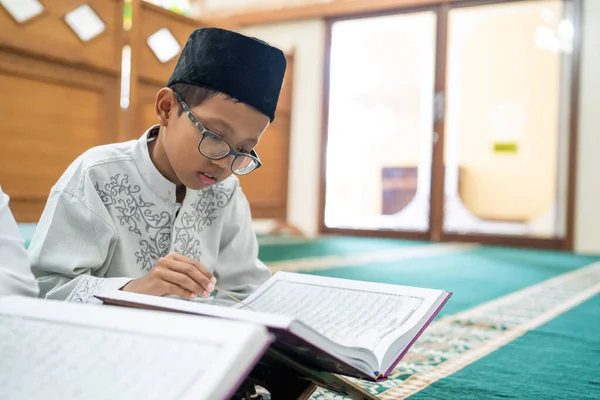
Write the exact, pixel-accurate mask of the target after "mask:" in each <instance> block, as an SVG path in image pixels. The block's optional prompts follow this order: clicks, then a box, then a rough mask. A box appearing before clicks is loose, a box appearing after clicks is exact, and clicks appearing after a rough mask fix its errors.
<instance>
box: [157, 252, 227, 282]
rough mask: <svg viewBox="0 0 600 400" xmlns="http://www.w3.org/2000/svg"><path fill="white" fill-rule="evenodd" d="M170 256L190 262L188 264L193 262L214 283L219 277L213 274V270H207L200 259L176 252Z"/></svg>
mask: <svg viewBox="0 0 600 400" xmlns="http://www.w3.org/2000/svg"><path fill="white" fill-rule="evenodd" d="M169 256H170V258H172V259H173V260H176V261H180V262H184V263H188V264H192V265H194V266H196V268H197V269H198V270H199V271H200V272H201V273H202V275H204V276H206V277H207V278H208V279H210V280H211V281H212V283H213V284H215V283H217V279H216V278H215V276H214V275H213V274H212V272H210V271H209V270H207V269H206V267H204V265H202V264H200V262H199V261H198V260H194V259H193V258H190V257H187V256H184V255H182V254H179V253H175V252H171V253H169Z"/></svg>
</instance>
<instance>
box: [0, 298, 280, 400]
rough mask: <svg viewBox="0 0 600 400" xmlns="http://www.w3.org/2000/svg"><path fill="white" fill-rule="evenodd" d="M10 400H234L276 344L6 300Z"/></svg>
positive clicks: (229, 326)
mask: <svg viewBox="0 0 600 400" xmlns="http://www.w3.org/2000/svg"><path fill="white" fill-rule="evenodd" d="M0 337H1V338H2V340H0V354H1V355H2V356H1V357H0V398H2V399H37V398H46V399H47V398H53V399H84V398H85V399H113V400H117V399H128V400H132V399H161V400H165V399H173V400H175V399H176V400H181V399H190V400H191V399H194V400H198V399H205V400H214V399H223V400H225V399H230V398H231V396H232V395H233V393H234V391H235V390H236V389H237V388H238V387H239V386H240V384H241V383H242V381H243V380H244V379H245V378H246V377H247V375H248V374H249V372H250V371H251V370H252V368H253V367H254V365H255V364H256V362H258V360H259V359H260V358H261V357H262V356H263V354H264V352H265V350H266V349H267V348H268V347H269V345H270V343H271V341H272V340H273V337H272V335H271V334H270V333H269V332H268V330H267V329H266V328H265V327H264V326H260V325H256V324H247V323H242V322H235V321H225V320H222V319H215V318H205V317H191V316H187V315H180V314H172V313H164V312H156V311H142V310H132V309H125V308H118V307H101V306H98V305H82V304H73V303H64V302H58V301H53V300H41V299H30V298H24V297H5V298H0Z"/></svg>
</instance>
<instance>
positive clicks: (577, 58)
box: [317, 0, 583, 251]
mask: <svg viewBox="0 0 600 400" xmlns="http://www.w3.org/2000/svg"><path fill="white" fill-rule="evenodd" d="M517 1H520V0H465V1H460V2H451V3H447V2H445V3H442V2H440V3H438V4H432V5H429V6H423V7H408V8H399V9H396V10H386V11H383V12H376V13H366V14H364V13H363V14H356V15H345V16H342V17H334V18H327V19H326V29H325V47H324V48H325V57H324V60H325V63H324V69H323V104H322V129H321V174H320V186H319V215H318V221H317V222H318V224H317V226H318V227H319V232H320V233H329V234H339V235H355V236H370V237H391V238H399V239H414V240H431V241H463V242H476V243H482V244H490V245H503V246H515V247H533V248H546V249H562V250H568V251H572V250H573V246H574V229H575V227H574V221H575V192H576V184H577V182H576V178H577V144H578V115H579V85H580V65H581V35H582V31H583V29H582V7H583V6H582V0H568V1H571V2H572V6H573V27H574V33H575V34H574V37H573V53H572V57H571V79H570V110H569V124H568V126H569V132H568V137H569V140H568V146H569V148H568V151H567V153H568V172H567V180H568V181H567V204H566V227H565V228H566V229H565V237H564V238H561V239H542V238H532V237H522V236H511V235H492V234H454V233H444V232H443V218H444V183H445V182H444V181H445V173H444V136H445V135H444V133H445V132H444V125H445V124H444V121H443V120H442V121H434V126H433V129H434V132H436V133H437V135H438V140H437V142H436V143H432V146H433V150H432V152H433V153H432V169H431V196H430V227H429V230H428V231H425V232H410V231H393V230H362V229H340V228H330V227H327V226H326V225H325V191H326V169H327V135H328V129H327V128H328V123H329V89H330V82H329V72H330V62H331V31H332V25H333V24H334V23H335V22H337V21H344V20H351V19H360V18H369V17H377V16H384V15H397V14H408V13H414V12H419V11H430V10H434V11H437V30H436V61H435V63H436V70H435V92H436V93H440V92H442V93H444V96H445V94H446V76H447V70H446V59H447V43H448V38H447V34H448V32H447V23H448V13H449V11H450V10H451V9H454V8H464V7H473V6H480V5H491V4H501V3H513V2H517ZM445 107H446V104H444V108H445ZM444 111H445V110H444ZM444 115H445V112H444Z"/></svg>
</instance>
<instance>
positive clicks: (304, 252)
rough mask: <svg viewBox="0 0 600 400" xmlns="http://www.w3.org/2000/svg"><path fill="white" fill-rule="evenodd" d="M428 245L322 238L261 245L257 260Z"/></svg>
mask: <svg viewBox="0 0 600 400" xmlns="http://www.w3.org/2000/svg"><path fill="white" fill-rule="evenodd" d="M428 244H431V242H422V241H415V240H398V239H376V238H357V237H323V238H320V239H318V240H314V241H307V242H300V243H284V244H273V245H268V244H263V245H261V246H260V247H259V258H260V259H261V260H262V261H263V262H266V263H269V262H274V261H282V260H297V259H300V258H307V257H324V256H331V255H349V254H363V253H370V252H377V251H385V250H392V249H398V248H402V247H410V246H416V245H428Z"/></svg>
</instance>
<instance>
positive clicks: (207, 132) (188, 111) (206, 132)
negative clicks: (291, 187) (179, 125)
mask: <svg viewBox="0 0 600 400" xmlns="http://www.w3.org/2000/svg"><path fill="white" fill-rule="evenodd" d="M173 94H174V95H175V97H176V98H177V101H178V102H179V103H180V104H181V106H182V107H183V111H184V112H185V115H187V116H188V118H189V119H190V120H191V121H192V122H193V123H194V125H196V129H198V130H199V131H200V133H201V134H202V138H200V141H199V142H198V152H199V153H200V154H202V155H203V156H204V157H206V158H208V159H210V160H222V159H224V158H227V157H229V156H230V155H232V154H233V155H234V157H233V159H232V160H231V165H229V169H230V170H231V172H232V173H233V174H235V175H239V176H244V175H248V174H250V173H252V172H254V171H256V170H257V169H258V168H260V167H261V166H262V162H261V161H260V158H259V157H258V154H257V153H256V151H255V150H254V149H252V150H250V152H249V153H240V152H238V151H236V150H234V149H233V147H231V145H230V144H229V143H228V142H227V141H226V140H225V139H224V138H223V137H222V136H220V135H217V134H216V133H214V132H212V131H210V130H208V129H206V127H205V126H204V125H202V123H201V122H200V121H199V120H198V118H197V117H196V116H195V115H194V113H193V112H192V110H191V109H190V107H189V106H188V105H187V103H186V102H185V101H184V100H183V98H182V97H181V95H180V94H179V93H177V92H176V91H174V90H173ZM207 136H212V137H215V138H217V139H219V140H221V141H223V143H225V144H226V145H227V147H229V152H228V153H227V154H225V155H223V156H221V157H216V158H215V157H210V156H207V155H206V154H204V153H203V152H202V150H200V146H201V145H202V142H203V141H204V139H206V137H207ZM242 156H244V157H250V158H252V159H253V160H254V161H256V163H257V165H256V167H255V168H254V169H253V170H251V171H250V172H247V173H245V174H238V173H236V172H235V171H234V170H233V163H234V162H235V160H236V159H237V158H238V157H242Z"/></svg>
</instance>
